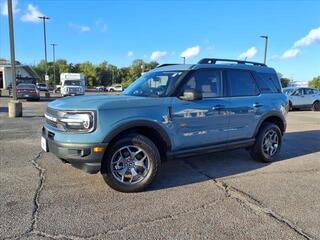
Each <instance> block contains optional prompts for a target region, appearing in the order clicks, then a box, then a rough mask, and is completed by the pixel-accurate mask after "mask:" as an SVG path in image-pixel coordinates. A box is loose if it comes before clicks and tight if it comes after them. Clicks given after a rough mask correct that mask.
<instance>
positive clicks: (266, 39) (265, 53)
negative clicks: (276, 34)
mask: <svg viewBox="0 0 320 240" xmlns="http://www.w3.org/2000/svg"><path fill="white" fill-rule="evenodd" d="M260 37H261V38H264V39H265V44H264V61H263V63H264V64H267V49H268V39H269V37H268V36H266V35H262V36H260Z"/></svg>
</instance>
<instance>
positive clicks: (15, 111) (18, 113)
mask: <svg viewBox="0 0 320 240" xmlns="http://www.w3.org/2000/svg"><path fill="white" fill-rule="evenodd" d="M7 4H8V18H9V38H10V58H11V76H12V97H13V101H9V102H8V115H9V117H13V118H15V117H22V103H21V102H19V101H17V84H16V60H15V52H14V32H13V13H12V0H8V1H7Z"/></svg>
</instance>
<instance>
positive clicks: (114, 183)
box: [101, 134, 161, 192]
mask: <svg viewBox="0 0 320 240" xmlns="http://www.w3.org/2000/svg"><path fill="white" fill-rule="evenodd" d="M130 145H131V146H134V147H138V148H140V149H143V151H145V153H146V154H147V156H148V159H149V161H148V163H149V165H148V166H149V170H148V171H147V173H146V175H145V176H144V177H143V178H142V180H141V181H139V182H137V183H123V182H121V181H120V180H118V179H117V178H116V177H115V176H114V174H113V173H112V166H111V165H112V163H111V161H112V158H113V156H114V154H116V153H117V151H118V150H120V149H121V148H123V147H125V146H130ZM160 167H161V158H160V153H159V151H158V148H157V147H156V145H155V144H154V143H153V142H152V141H151V140H150V139H149V138H147V137H145V136H143V135H140V134H130V135H127V136H124V137H122V138H120V139H119V140H118V141H116V142H115V143H114V144H113V145H112V146H111V147H110V148H109V149H107V152H106V154H105V156H104V159H103V161H102V166H101V174H102V176H103V179H104V181H105V182H106V183H107V184H108V185H109V186H110V187H111V188H113V189H115V190H117V191H120V192H139V191H142V190H143V189H145V188H146V187H147V186H148V185H149V184H150V183H151V182H152V181H153V180H154V178H155V177H156V175H157V174H158V172H159V171H160Z"/></svg>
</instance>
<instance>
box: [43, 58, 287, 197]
mask: <svg viewBox="0 0 320 240" xmlns="http://www.w3.org/2000/svg"><path fill="white" fill-rule="evenodd" d="M218 62H221V63H220V64H218ZM287 111H288V100H287V97H286V95H285V94H283V93H282V89H281V85H280V82H279V79H278V77H277V74H276V72H275V70H274V69H272V68H269V67H267V66H266V65H264V64H261V63H256V62H248V61H239V60H228V59H213V58H206V59H202V60H201V61H199V62H198V63H197V64H193V65H187V64H183V65H181V64H163V65H160V66H158V67H157V68H155V69H153V70H152V71H150V72H147V73H145V74H144V75H142V76H141V77H140V78H139V79H138V80H136V81H135V82H134V83H132V84H131V85H130V86H129V87H128V88H127V89H126V90H125V91H124V92H123V94H121V95H120V96H111V95H109V96H108V95H94V96H79V97H67V98H63V99H60V100H56V101H53V102H51V103H50V104H49V105H48V108H47V111H46V113H45V119H46V121H45V123H44V126H43V130H42V138H41V145H42V148H43V149H44V150H45V151H49V152H52V153H53V154H55V155H56V156H58V157H59V158H60V159H62V160H63V161H64V162H66V163H70V164H71V165H72V166H74V167H76V168H79V169H82V170H84V171H86V172H89V173H97V172H99V171H100V172H101V174H102V175H103V178H104V180H105V181H106V183H107V184H108V185H109V186H111V187H112V188H114V189H116V190H118V191H123V192H134V191H141V190H143V189H144V188H145V187H147V186H148V185H149V184H150V183H151V182H152V180H153V179H154V178H155V176H156V175H157V174H158V173H159V171H160V166H161V163H162V162H164V161H166V160H168V159H172V158H181V157H186V156H192V155H198V154H204V153H210V152H215V151H222V150H228V149H235V148H246V149H247V150H249V152H250V155H251V156H252V158H253V159H255V160H258V161H263V162H272V161H274V160H276V159H277V156H278V153H279V151H280V148H281V144H282V136H283V134H284V132H285V130H286V114H287Z"/></svg>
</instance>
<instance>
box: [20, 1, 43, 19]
mask: <svg viewBox="0 0 320 240" xmlns="http://www.w3.org/2000/svg"><path fill="white" fill-rule="evenodd" d="M43 15H44V14H43V13H42V12H40V11H39V10H38V8H37V7H36V6H33V5H32V4H31V3H30V4H28V9H27V12H26V14H24V15H22V17H21V18H20V19H21V21H22V22H32V23H38V22H40V21H41V20H40V19H39V17H41V16H43Z"/></svg>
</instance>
